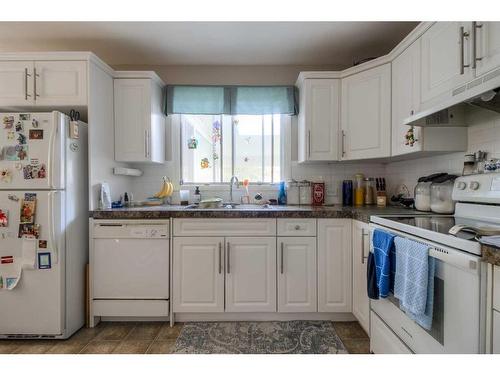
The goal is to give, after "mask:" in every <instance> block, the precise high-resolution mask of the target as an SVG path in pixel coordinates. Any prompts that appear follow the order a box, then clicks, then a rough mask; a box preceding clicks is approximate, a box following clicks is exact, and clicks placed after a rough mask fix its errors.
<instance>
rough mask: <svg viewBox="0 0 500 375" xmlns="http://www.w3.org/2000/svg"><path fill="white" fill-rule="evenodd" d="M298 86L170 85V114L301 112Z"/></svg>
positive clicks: (168, 104) (166, 111)
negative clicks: (299, 110)
mask: <svg viewBox="0 0 500 375" xmlns="http://www.w3.org/2000/svg"><path fill="white" fill-rule="evenodd" d="M297 103H298V101H297V93H296V89H295V87H294V86H194V85H169V86H167V95H166V106H165V113H166V114H168V115H169V114H182V113H183V114H198V115H218V114H228V115H268V114H290V115H296V114H297V113H298V104H297Z"/></svg>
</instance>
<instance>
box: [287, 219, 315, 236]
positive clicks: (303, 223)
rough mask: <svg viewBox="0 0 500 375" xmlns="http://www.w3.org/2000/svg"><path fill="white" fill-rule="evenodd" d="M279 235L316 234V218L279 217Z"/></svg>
mask: <svg viewBox="0 0 500 375" xmlns="http://www.w3.org/2000/svg"><path fill="white" fill-rule="evenodd" d="M278 236H292V237H293V236H302V237H304V236H316V219H278Z"/></svg>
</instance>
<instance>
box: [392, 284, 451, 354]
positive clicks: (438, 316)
mask: <svg viewBox="0 0 500 375" xmlns="http://www.w3.org/2000/svg"><path fill="white" fill-rule="evenodd" d="M388 299H389V301H391V302H392V303H393V304H394V305H395V306H396V307H397V308H398V309H399V308H400V307H399V300H398V299H397V298H396V297H394V295H392V294H391V295H390V296H389V297H388ZM421 328H422V329H423V330H424V331H425V332H427V333H428V334H429V335H431V336H432V337H433V338H434V339H435V340H436V341H438V342H439V343H440V344H441V345H444V281H443V280H442V279H440V278H439V277H437V276H434V309H433V313H432V327H431V329H430V330H426V329H425V328H423V327H421Z"/></svg>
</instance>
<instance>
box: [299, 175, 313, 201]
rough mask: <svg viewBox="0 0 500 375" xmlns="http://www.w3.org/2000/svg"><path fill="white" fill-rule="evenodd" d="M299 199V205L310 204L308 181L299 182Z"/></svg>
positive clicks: (309, 185) (309, 184)
mask: <svg viewBox="0 0 500 375" xmlns="http://www.w3.org/2000/svg"><path fill="white" fill-rule="evenodd" d="M299 198H300V204H305V205H310V204H311V199H312V197H311V183H310V182H309V181H301V182H299Z"/></svg>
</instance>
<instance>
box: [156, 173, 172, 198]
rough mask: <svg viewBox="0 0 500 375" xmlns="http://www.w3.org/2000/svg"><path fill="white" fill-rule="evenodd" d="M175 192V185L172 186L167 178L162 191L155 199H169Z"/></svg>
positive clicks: (164, 178)
mask: <svg viewBox="0 0 500 375" xmlns="http://www.w3.org/2000/svg"><path fill="white" fill-rule="evenodd" d="M173 192H174V185H173V184H172V182H170V179H169V178H167V177H166V176H164V177H163V186H162V188H161V190H160V191H159V192H158V193H156V194H155V195H154V196H155V198H160V199H162V198H167V197H170V196H171V195H172V193H173Z"/></svg>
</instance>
